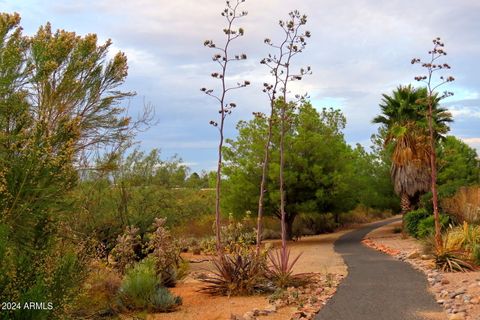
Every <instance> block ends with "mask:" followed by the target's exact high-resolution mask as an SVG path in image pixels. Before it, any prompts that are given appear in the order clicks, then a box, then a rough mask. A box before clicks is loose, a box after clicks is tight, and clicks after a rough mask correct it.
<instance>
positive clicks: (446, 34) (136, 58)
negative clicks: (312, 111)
mask: <svg viewBox="0 0 480 320" xmlns="http://www.w3.org/2000/svg"><path fill="white" fill-rule="evenodd" d="M223 6H224V1H222V0H202V1H193V0H175V1H171V0H169V1H166V0H137V1H118V0H117V1H115V0H83V1H79V0H77V1H69V0H68V1H67V0H57V1H34V0H22V1H5V0H3V1H2V0H0V7H1V8H2V11H7V12H13V11H16V12H19V13H20V14H21V16H22V25H23V27H24V32H25V33H26V34H33V33H34V32H35V31H36V30H37V28H38V26H40V25H42V24H44V23H45V22H47V21H50V22H51V23H52V26H53V28H54V29H65V30H69V31H75V32H77V33H79V34H87V33H96V34H98V36H99V39H100V40H101V41H105V40H106V39H109V38H110V39H112V41H113V47H112V49H113V50H112V51H123V52H125V53H126V55H127V57H128V59H129V76H128V79H127V81H126V83H125V85H124V89H125V90H132V91H135V92H136V93H137V97H136V98H134V99H132V100H131V101H130V109H131V112H132V114H136V113H137V112H138V110H139V109H140V108H141V107H142V105H143V101H146V102H149V103H151V104H153V105H154V106H155V110H156V117H157V120H158V123H157V124H156V125H155V126H154V127H152V128H151V129H150V130H148V131H147V132H144V133H141V134H139V135H138V137H137V138H138V140H139V141H140V142H141V147H142V149H145V150H150V149H152V148H159V149H161V150H162V154H163V156H164V157H169V156H171V155H173V154H178V155H179V156H180V157H181V158H182V159H183V160H184V162H185V163H186V164H188V165H189V166H190V167H191V168H192V171H200V170H201V169H207V170H210V169H212V168H214V167H215V162H216V158H215V157H216V151H215V148H216V143H217V138H218V137H217V132H216V130H214V129H213V128H212V127H211V126H209V125H208V122H209V121H210V120H212V119H215V117H217V112H216V110H217V108H218V107H217V106H216V105H215V103H214V101H213V100H212V99H210V98H209V97H207V96H205V95H203V94H202V93H201V92H200V90H199V89H200V88H201V87H204V86H207V87H209V86H212V84H213V83H212V81H211V79H210V77H209V74H210V73H211V72H213V71H215V65H214V63H213V62H212V61H211V54H212V52H211V51H210V50H208V49H206V48H204V47H203V41H204V40H205V39H213V40H217V41H218V42H220V41H221V40H222V37H221V29H222V28H223V20H222V17H221V16H220V15H219V12H221V10H222V8H223ZM244 8H245V10H247V11H248V12H249V14H248V16H246V17H245V18H243V19H242V20H240V21H239V26H242V27H244V29H245V37H244V38H242V39H240V40H238V41H237V42H236V46H235V47H234V49H236V50H237V52H239V53H241V52H245V53H246V54H247V55H248V57H249V59H248V60H246V61H244V62H241V63H238V64H237V65H236V66H235V68H233V70H232V71H233V72H234V73H235V74H234V75H235V77H234V80H235V79H246V80H250V81H251V82H252V85H251V86H250V87H248V88H246V89H244V90H242V91H238V93H237V95H236V96H235V95H234V96H232V99H233V100H234V101H235V102H236V103H237V105H238V107H237V108H236V109H235V111H234V114H233V115H232V116H231V117H230V118H228V120H227V130H226V131H227V136H228V137H234V136H235V124H236V123H237V122H238V120H240V119H250V118H251V117H252V116H251V113H252V111H267V109H268V100H267V98H266V97H265V95H264V94H263V93H262V92H261V86H262V83H263V82H265V80H268V77H269V74H268V72H267V70H266V69H265V68H264V67H262V65H260V64H259V61H260V60H261V58H263V57H264V56H265V55H266V54H267V53H268V52H269V48H268V47H266V46H265V45H264V44H263V39H264V38H265V37H268V38H271V39H272V40H275V39H278V37H280V36H281V30H280V29H279V27H278V25H277V23H278V20H279V19H283V18H285V17H286V15H287V13H288V12H289V11H291V10H293V9H298V10H300V11H301V12H302V13H305V14H307V15H308V17H309V21H308V23H307V29H308V30H310V31H311V33H312V38H311V39H310V41H309V43H308V45H307V48H306V50H305V52H304V53H302V54H301V55H299V56H298V58H297V60H296V61H295V64H296V66H298V67H301V66H304V65H310V66H311V67H312V70H313V75H312V76H310V77H308V78H305V79H304V80H302V81H301V82H299V83H298V84H296V85H295V86H294V87H292V91H293V92H298V93H305V92H308V94H309V96H310V98H311V100H312V102H313V104H314V105H315V106H316V107H318V108H322V107H336V108H340V109H341V110H342V111H343V112H344V113H345V115H346V116H347V121H348V124H347V128H346V130H345V135H346V139H347V141H348V142H349V143H352V144H355V143H357V142H358V143H362V144H364V145H365V146H368V145H369V139H370V135H371V134H372V133H374V132H375V131H376V127H375V126H374V125H372V124H371V119H372V118H373V117H374V116H375V115H376V114H377V113H378V112H379V107H378V104H379V102H380V99H381V94H382V93H388V92H391V91H392V90H393V89H394V88H395V87H396V86H398V85H399V84H408V83H414V81H413V78H414V77H415V76H416V75H418V74H421V73H422V71H421V70H420V68H419V67H418V66H412V65H411V64H410V60H411V58H413V57H425V55H426V53H427V51H428V50H429V49H430V47H431V40H432V39H433V38H434V37H437V36H439V37H441V38H442V39H443V40H444V42H445V44H446V50H447V52H448V56H447V57H446V61H448V63H449V64H450V65H451V66H452V70H451V75H453V76H454V77H455V78H456V81H455V82H454V83H453V84H451V85H449V86H448V87H445V89H448V90H450V91H453V92H454V93H455V95H454V96H453V97H452V98H449V100H448V101H445V104H446V106H448V107H449V108H450V110H451V111H452V113H453V115H454V117H455V123H454V124H453V125H452V134H455V135H457V136H458V137H460V138H462V139H463V140H464V141H465V142H467V143H469V144H470V145H471V146H473V147H475V148H477V150H480V127H479V125H478V124H479V123H480V94H479V91H480V77H479V74H480V63H479V62H478V61H476V59H477V58H478V57H480V42H479V41H478V39H479V38H480V19H478V17H479V16H480V1H476V0H457V1H449V0H422V1H414V2H412V1H399V0H389V1H377V0H343V1H338V0H322V1H318V0H296V1H290V0H246V2H245V3H244Z"/></svg>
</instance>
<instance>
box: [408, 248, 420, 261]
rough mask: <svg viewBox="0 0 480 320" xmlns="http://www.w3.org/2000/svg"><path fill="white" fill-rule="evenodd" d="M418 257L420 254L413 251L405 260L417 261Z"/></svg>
mask: <svg viewBox="0 0 480 320" xmlns="http://www.w3.org/2000/svg"><path fill="white" fill-rule="evenodd" d="M418 257H420V252H419V251H418V250H413V251H412V252H410V253H409V254H407V259H417V258H418Z"/></svg>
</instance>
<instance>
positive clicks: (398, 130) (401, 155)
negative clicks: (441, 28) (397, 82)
mask: <svg viewBox="0 0 480 320" xmlns="http://www.w3.org/2000/svg"><path fill="white" fill-rule="evenodd" d="M426 97H427V90H426V89H425V88H418V89H416V88H413V87H412V86H410V85H409V86H405V87H403V86H399V87H398V88H397V89H396V90H395V91H393V93H392V95H390V96H389V95H386V94H384V95H383V99H382V103H381V104H380V108H381V110H382V114H381V115H379V116H377V117H376V118H374V119H373V122H374V123H380V124H382V126H383V128H384V137H383V138H384V144H385V147H386V148H387V149H388V152H389V153H390V155H391V163H392V164H391V177H392V182H393V184H394V189H395V192H396V193H397V194H398V195H399V196H400V198H401V208H402V213H403V214H405V213H406V212H408V211H410V210H411V208H412V204H413V205H415V204H416V202H418V199H419V196H420V195H421V194H423V193H425V192H426V191H428V189H429V176H430V174H429V171H430V170H429V147H428V132H427V130H426V121H425V112H426V108H427V106H426V105H425V104H424V103H422V99H425V98H426ZM437 102H438V101H437ZM433 117H434V121H435V132H436V133H435V135H436V136H438V137H440V136H441V135H442V134H445V133H446V132H447V131H448V130H449V128H448V126H447V123H448V122H450V121H452V120H451V115H450V113H448V112H446V110H445V109H444V108H441V107H439V106H438V105H437V104H435V105H434V106H433Z"/></svg>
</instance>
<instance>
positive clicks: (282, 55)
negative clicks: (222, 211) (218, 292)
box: [255, 11, 311, 257]
mask: <svg viewBox="0 0 480 320" xmlns="http://www.w3.org/2000/svg"><path fill="white" fill-rule="evenodd" d="M289 16H290V19H289V20H287V21H280V22H279V25H280V27H281V28H282V29H283V31H284V33H285V37H284V39H283V41H282V42H281V44H280V45H274V44H273V43H272V42H271V40H270V39H265V41H264V42H265V43H266V44H267V45H269V46H271V47H272V48H274V49H277V50H278V55H275V54H274V55H272V54H269V55H268V57H267V58H264V59H262V61H261V63H262V64H265V65H266V66H267V67H268V68H269V69H270V73H271V74H272V76H273V77H274V81H273V83H272V84H269V83H264V89H263V92H265V93H267V95H268V97H269V101H270V116H269V118H268V132H267V139H266V142H265V146H264V157H263V163H262V177H261V182H260V195H259V200H258V215H257V254H258V253H259V252H260V245H261V233H262V217H263V210H264V201H265V200H264V195H265V193H266V190H265V185H266V177H267V172H268V165H269V158H270V146H271V142H272V136H273V125H274V124H275V119H276V116H277V111H276V103H277V99H278V96H277V92H278V90H280V91H281V93H282V96H281V99H283V100H282V101H280V127H281V132H280V215H281V227H282V252H283V255H282V256H284V257H286V254H285V253H286V246H287V243H286V240H287V233H286V224H285V220H286V213H285V202H286V201H285V190H284V189H285V183H284V167H285V152H284V151H285V150H284V145H285V133H286V127H287V125H286V122H287V121H288V120H289V119H288V112H287V111H288V110H287V108H288V106H289V104H288V103H287V93H288V90H287V87H288V83H289V81H290V80H301V79H302V77H303V76H304V75H306V74H309V73H311V72H310V67H307V69H301V70H300V73H299V74H296V75H291V72H290V62H291V59H292V58H293V56H295V55H296V54H298V53H300V52H302V50H303V49H304V48H305V46H306V41H305V39H306V38H308V37H310V32H308V31H306V32H305V33H300V28H301V27H302V26H303V25H304V24H306V22H307V17H306V16H305V15H300V13H299V12H298V11H293V12H290V13H289ZM255 115H256V116H258V117H263V115H262V114H261V113H256V114H255Z"/></svg>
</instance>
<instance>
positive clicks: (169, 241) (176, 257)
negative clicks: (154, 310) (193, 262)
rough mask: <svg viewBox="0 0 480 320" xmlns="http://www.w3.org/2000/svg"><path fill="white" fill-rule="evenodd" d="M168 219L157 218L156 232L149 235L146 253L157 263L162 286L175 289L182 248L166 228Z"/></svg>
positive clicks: (154, 226) (156, 267)
mask: <svg viewBox="0 0 480 320" xmlns="http://www.w3.org/2000/svg"><path fill="white" fill-rule="evenodd" d="M165 222H166V219H163V218H157V219H155V222H154V224H153V228H154V231H153V232H152V233H149V234H148V235H147V238H148V242H147V244H146V249H145V250H146V252H147V253H148V254H149V257H151V258H152V259H153V261H154V262H155V270H156V272H157V274H158V276H159V277H160V278H161V279H162V284H163V285H164V286H167V287H174V286H175V284H176V281H177V269H178V268H179V266H180V261H181V258H180V246H179V245H178V244H177V242H176V241H174V239H173V237H172V236H171V234H170V232H169V231H168V230H167V229H166V228H165Z"/></svg>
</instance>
